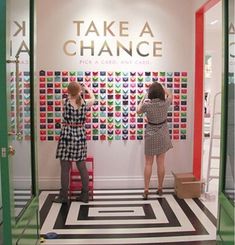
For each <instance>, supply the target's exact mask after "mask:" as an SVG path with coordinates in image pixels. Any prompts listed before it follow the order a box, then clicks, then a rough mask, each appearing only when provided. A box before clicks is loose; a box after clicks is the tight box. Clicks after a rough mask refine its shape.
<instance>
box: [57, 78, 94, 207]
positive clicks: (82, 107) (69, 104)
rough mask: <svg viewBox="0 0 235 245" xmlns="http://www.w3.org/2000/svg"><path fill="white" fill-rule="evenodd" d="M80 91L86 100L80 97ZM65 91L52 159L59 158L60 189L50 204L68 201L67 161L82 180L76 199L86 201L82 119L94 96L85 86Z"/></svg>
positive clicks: (84, 145) (69, 88)
mask: <svg viewBox="0 0 235 245" xmlns="http://www.w3.org/2000/svg"><path fill="white" fill-rule="evenodd" d="M82 90H84V92H87V93H88V95H89V97H90V98H89V99H88V100H86V101H85V100H84V99H83V98H82V95H81V93H82ZM67 91H68V98H66V99H65V100H64V101H63V123H62V129H61V133H60V139H59V142H58V145H57V151H56V158H59V159H60V166H61V189H60V194H59V196H58V197H57V198H56V199H55V200H54V202H58V203H67V202H68V185H69V170H70V167H71V161H75V162H76V165H77V168H78V170H79V172H80V175H81V180H82V193H81V195H80V197H78V198H77V200H78V201H82V202H88V199H89V198H88V184H89V176H88V172H87V168H86V163H85V159H86V157H87V142H86V130H85V120H86V112H87V110H88V107H89V106H91V105H92V104H93V103H94V101H95V97H94V94H93V93H92V91H91V90H90V89H89V88H88V87H86V86H85V85H84V86H83V89H82V87H81V85H80V84H79V83H77V82H70V83H69V85H68V87H67Z"/></svg>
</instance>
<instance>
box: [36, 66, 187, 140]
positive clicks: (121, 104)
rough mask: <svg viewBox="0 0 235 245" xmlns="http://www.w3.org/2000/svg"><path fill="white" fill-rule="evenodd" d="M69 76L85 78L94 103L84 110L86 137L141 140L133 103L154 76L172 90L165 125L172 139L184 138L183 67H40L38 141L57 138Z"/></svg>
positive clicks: (141, 120) (140, 118)
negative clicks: (167, 69) (166, 69)
mask: <svg viewBox="0 0 235 245" xmlns="http://www.w3.org/2000/svg"><path fill="white" fill-rule="evenodd" d="M70 81H77V82H80V83H85V84H86V85H87V86H88V87H90V88H91V89H92V91H93V93H94V94H95V97H96V102H95V104H94V105H93V106H92V107H91V108H90V109H89V111H88V112H87V120H86V124H85V127H86V136H87V140H108V141H112V140H143V137H144V128H145V124H146V122H145V118H144V115H138V114H137V113H136V108H137V105H138V103H139V101H140V100H141V99H142V98H143V96H144V95H145V93H146V91H147V89H148V87H149V86H150V84H151V83H152V82H154V81H158V82H160V83H162V84H163V85H164V86H165V87H167V88H168V89H170V90H171V92H172V93H173V103H172V105H171V107H170V109H169V112H168V118H167V121H168V126H169V131H170V135H171V138H172V139H173V140H185V139H186V137H187V84H188V81H187V72H178V71H177V72H162V71H154V72H152V71H151V72H150V71H144V72H123V71H110V72H109V71H99V72H97V71H44V70H41V71H40V73H39V98H40V99H39V108H40V129H39V130H40V132H39V135H40V140H41V141H54V140H55V141H56V140H58V139H59V135H60V130H61V122H62V99H63V98H65V97H66V94H67V85H68V83H69V82H70Z"/></svg>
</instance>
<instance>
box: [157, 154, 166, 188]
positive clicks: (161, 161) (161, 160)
mask: <svg viewBox="0 0 235 245" xmlns="http://www.w3.org/2000/svg"><path fill="white" fill-rule="evenodd" d="M156 160H157V177H158V189H159V190H161V189H162V187H163V181H164V177H165V153H162V154H159V155H157V158H156Z"/></svg>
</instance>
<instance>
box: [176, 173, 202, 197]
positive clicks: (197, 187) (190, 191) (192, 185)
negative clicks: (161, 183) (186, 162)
mask: <svg viewBox="0 0 235 245" xmlns="http://www.w3.org/2000/svg"><path fill="white" fill-rule="evenodd" d="M172 174H173V175H174V177H175V194H176V195H177V197H178V198H181V199H182V198H197V197H200V196H201V192H202V185H203V184H204V183H203V181H197V180H196V178H195V176H194V175H193V173H173V172H172Z"/></svg>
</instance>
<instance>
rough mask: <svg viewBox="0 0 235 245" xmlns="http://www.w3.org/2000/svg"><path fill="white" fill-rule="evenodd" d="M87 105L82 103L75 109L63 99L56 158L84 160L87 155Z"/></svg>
mask: <svg viewBox="0 0 235 245" xmlns="http://www.w3.org/2000/svg"><path fill="white" fill-rule="evenodd" d="M86 111H87V106H86V103H83V104H82V105H81V106H80V107H79V108H78V109H75V108H74V107H73V106H72V105H71V104H70V102H69V99H66V100H65V103H64V109H63V118H64V121H63V122H64V123H63V126H62V129H61V133H60V139H59V142H58V146H57V151H56V158H60V159H61V160H68V161H84V160H85V159H86V156H87V143H86V131H85V117H86Z"/></svg>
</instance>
